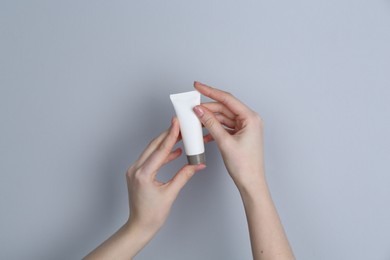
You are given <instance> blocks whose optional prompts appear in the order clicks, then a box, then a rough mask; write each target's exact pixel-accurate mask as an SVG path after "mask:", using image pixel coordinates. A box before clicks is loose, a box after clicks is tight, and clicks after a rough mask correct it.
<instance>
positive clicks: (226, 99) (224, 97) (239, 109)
mask: <svg viewBox="0 0 390 260" xmlns="http://www.w3.org/2000/svg"><path fill="white" fill-rule="evenodd" d="M194 87H195V88H196V89H197V90H198V91H199V92H200V93H202V94H203V95H205V96H206V97H209V98H211V99H214V100H216V101H219V102H221V103H222V104H224V105H225V106H226V107H227V108H229V109H230V110H231V111H232V112H233V113H235V114H236V115H240V116H243V115H245V114H247V113H248V112H249V111H250V109H249V108H248V107H247V106H246V105H244V104H243V103H242V102H241V101H240V100H238V99H237V98H235V97H234V96H233V95H232V94H230V93H227V92H225V91H222V90H219V89H216V88H212V87H210V86H207V85H205V84H203V83H200V82H197V81H195V82H194Z"/></svg>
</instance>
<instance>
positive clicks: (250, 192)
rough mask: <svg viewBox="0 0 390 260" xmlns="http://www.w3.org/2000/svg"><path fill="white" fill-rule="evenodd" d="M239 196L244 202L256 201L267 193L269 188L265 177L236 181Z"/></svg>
mask: <svg viewBox="0 0 390 260" xmlns="http://www.w3.org/2000/svg"><path fill="white" fill-rule="evenodd" d="M236 185H237V188H238V191H239V192H240V195H241V198H242V199H243V201H244V203H245V202H253V201H257V200H258V199H260V198H265V197H267V196H268V195H269V189H268V185H267V182H266V180H265V178H256V179H252V180H249V181H248V180H247V181H246V182H240V183H236Z"/></svg>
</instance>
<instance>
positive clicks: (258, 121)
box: [250, 111, 264, 127]
mask: <svg viewBox="0 0 390 260" xmlns="http://www.w3.org/2000/svg"><path fill="white" fill-rule="evenodd" d="M250 118H251V121H253V122H254V123H255V124H257V125H259V126H261V127H262V126H263V125H264V120H263V118H262V117H261V116H260V115H259V114H258V113H256V112H255V111H252V114H251V116H250Z"/></svg>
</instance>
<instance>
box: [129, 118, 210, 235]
mask: <svg viewBox="0 0 390 260" xmlns="http://www.w3.org/2000/svg"><path fill="white" fill-rule="evenodd" d="M179 133H180V130H179V122H178V120H177V118H176V117H174V118H173V119H172V124H171V127H170V128H169V129H168V130H166V131H165V132H163V133H161V134H160V135H159V136H158V137H156V138H155V139H154V140H153V141H152V142H150V144H149V145H148V146H147V148H146V149H145V151H144V152H143V153H142V154H141V155H140V157H139V158H138V160H137V161H136V162H134V164H132V165H131V166H130V167H129V169H128V170H127V173H126V178H127V187H128V192H129V207H130V216H129V223H131V224H133V225H137V226H138V227H142V228H143V229H144V230H145V231H151V232H157V231H158V230H159V229H160V228H161V226H162V225H163V224H164V222H165V220H166V219H167V217H168V215H169V212H170V209H171V206H172V204H173V202H174V201H175V199H176V197H177V195H178V194H179V192H180V190H181V189H182V188H183V187H184V185H185V184H186V183H187V182H188V180H189V179H190V178H191V177H192V176H193V175H194V173H195V172H196V171H198V170H202V169H204V168H205V167H206V166H205V165H204V164H200V165H185V166H184V167H183V168H181V169H180V170H179V171H178V172H177V173H176V175H175V176H174V177H173V178H172V179H171V180H170V181H168V182H166V183H162V182H160V181H158V180H157V179H156V175H157V172H158V170H159V169H160V168H161V167H162V166H163V165H165V164H167V163H169V162H171V161H172V160H175V159H176V158H178V157H179V156H180V155H181V153H182V151H181V149H180V148H178V149H176V150H174V151H172V148H173V146H174V145H175V144H176V143H177V142H178V141H179V140H180V138H179Z"/></svg>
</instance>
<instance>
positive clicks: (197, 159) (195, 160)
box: [187, 153, 206, 165]
mask: <svg viewBox="0 0 390 260" xmlns="http://www.w3.org/2000/svg"><path fill="white" fill-rule="evenodd" d="M187 160H188V164H191V165H197V164H202V163H206V157H205V155H204V153H201V154H196V155H187Z"/></svg>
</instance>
